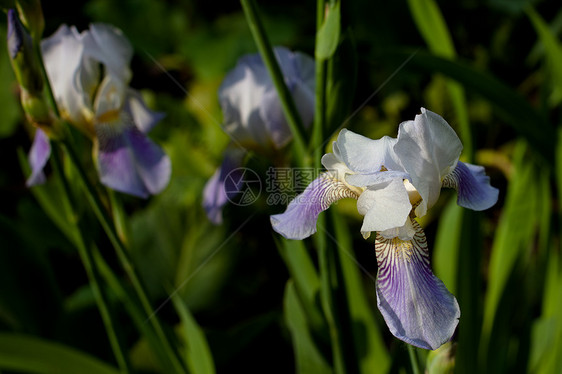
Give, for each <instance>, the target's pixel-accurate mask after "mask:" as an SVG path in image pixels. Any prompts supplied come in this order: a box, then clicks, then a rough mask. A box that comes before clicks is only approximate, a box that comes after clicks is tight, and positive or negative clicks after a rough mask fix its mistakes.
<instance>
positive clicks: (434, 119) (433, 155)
mask: <svg viewBox="0 0 562 374" xmlns="http://www.w3.org/2000/svg"><path fill="white" fill-rule="evenodd" d="M421 112H422V113H421V114H419V115H417V116H416V118H415V120H414V121H407V122H403V123H401V124H400V128H399V131H398V141H397V142H396V144H395V145H394V150H395V151H396V153H397V154H398V156H399V157H400V160H401V162H402V165H404V168H405V170H406V172H407V173H408V174H409V175H410V177H411V180H412V184H413V185H414V186H415V187H416V189H417V190H418V192H419V193H420V195H421V197H422V199H423V200H422V202H421V204H420V205H419V206H418V207H417V208H416V215H417V216H418V217H422V216H424V215H425V213H426V212H427V209H429V208H430V207H431V206H433V205H434V204H435V202H436V201H437V199H438V198H439V194H440V191H441V181H442V179H443V178H444V177H445V176H446V175H447V174H449V173H450V172H451V171H452V170H453V169H454V167H455V166H456V164H457V161H458V159H459V156H460V153H461V151H462V144H461V142H460V140H459V138H458V136H457V134H456V133H455V131H454V130H453V129H452V128H451V126H449V124H448V123H447V122H446V121H445V120H444V119H443V118H442V117H441V116H439V115H438V114H435V113H433V112H430V111H428V110H426V109H424V108H422V109H421Z"/></svg>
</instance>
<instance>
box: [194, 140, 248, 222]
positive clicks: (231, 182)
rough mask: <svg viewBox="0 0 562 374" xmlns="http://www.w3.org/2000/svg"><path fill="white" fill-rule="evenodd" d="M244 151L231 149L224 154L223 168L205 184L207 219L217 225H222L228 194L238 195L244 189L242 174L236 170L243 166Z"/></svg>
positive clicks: (204, 196) (204, 202) (204, 197)
mask: <svg viewBox="0 0 562 374" xmlns="http://www.w3.org/2000/svg"><path fill="white" fill-rule="evenodd" d="M244 153H245V152H244V151H242V150H237V149H229V150H227V151H226V152H225V153H224V158H223V160H222V164H221V166H220V167H219V168H218V169H217V170H216V171H215V173H214V174H213V176H212V177H211V178H210V179H209V180H208V181H207V184H205V188H204V189H203V208H204V209H205V212H206V213H207V217H208V218H209V220H210V221H211V222H213V223H214V224H216V225H219V224H221V223H222V208H223V207H224V205H225V204H226V203H227V202H228V195H227V192H228V193H236V192H238V191H240V188H241V187H242V183H240V182H241V178H240V176H241V173H242V171H239V172H237V171H236V169H237V168H239V167H240V166H242V158H243V156H244Z"/></svg>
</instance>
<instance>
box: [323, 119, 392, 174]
mask: <svg viewBox="0 0 562 374" xmlns="http://www.w3.org/2000/svg"><path fill="white" fill-rule="evenodd" d="M396 141H397V139H395V138H391V137H388V136H383V137H382V138H381V139H377V140H373V139H369V138H367V137H365V136H362V135H359V134H356V133H354V132H352V131H349V130H347V129H343V130H342V131H341V132H340V133H339V135H338V139H337V141H336V147H335V148H337V152H338V153H339V157H340V159H341V160H342V161H343V162H344V163H345V164H346V165H347V166H348V167H349V168H350V169H351V170H353V171H356V172H367V173H372V172H377V171H380V170H381V167H382V166H384V167H385V168H386V169H388V170H397V171H398V170H403V167H402V166H401V163H400V161H399V160H398V157H397V156H396V154H395V153H394V150H393V147H394V145H395V144H396ZM334 152H336V151H335V150H334Z"/></svg>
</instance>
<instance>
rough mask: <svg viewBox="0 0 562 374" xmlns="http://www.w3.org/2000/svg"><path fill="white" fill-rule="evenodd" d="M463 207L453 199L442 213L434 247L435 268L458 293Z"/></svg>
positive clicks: (452, 289) (453, 292)
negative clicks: (458, 265)
mask: <svg viewBox="0 0 562 374" xmlns="http://www.w3.org/2000/svg"><path fill="white" fill-rule="evenodd" d="M463 209H464V208H461V207H460V206H458V205H457V201H456V199H451V201H449V202H448V203H447V206H446V207H445V209H444V210H443V213H442V214H441V218H440V219H439V227H438V228H437V236H436V238H435V245H434V247H433V269H434V271H435V275H437V276H438V277H439V279H441V280H442V281H443V283H445V286H447V289H448V290H449V291H451V293H452V294H453V295H456V290H457V264H458V257H459V246H460V240H461V231H462V217H463V215H462V213H463Z"/></svg>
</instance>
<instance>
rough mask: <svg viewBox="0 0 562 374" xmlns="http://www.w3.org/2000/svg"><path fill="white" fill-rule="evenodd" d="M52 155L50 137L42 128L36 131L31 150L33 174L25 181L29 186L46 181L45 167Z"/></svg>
mask: <svg viewBox="0 0 562 374" xmlns="http://www.w3.org/2000/svg"><path fill="white" fill-rule="evenodd" d="M50 156H51V143H50V142H49V137H47V135H46V134H45V133H44V132H43V131H42V130H41V129H37V130H36V131H35V138H34V139H33V144H32V145H31V149H30V150H29V156H28V160H29V164H30V166H31V175H30V176H29V178H28V179H27V181H26V182H25V184H26V186H27V187H31V186H35V185H38V184H42V183H45V173H43V168H44V167H45V165H46V164H47V161H48V160H49V157H50Z"/></svg>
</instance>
